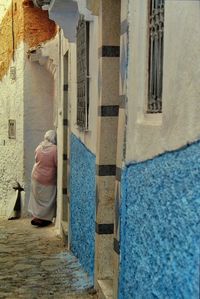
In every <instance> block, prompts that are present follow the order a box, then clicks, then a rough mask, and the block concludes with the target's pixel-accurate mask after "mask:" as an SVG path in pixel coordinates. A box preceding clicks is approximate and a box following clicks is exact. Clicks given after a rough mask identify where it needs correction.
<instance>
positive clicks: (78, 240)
mask: <svg viewBox="0 0 200 299" xmlns="http://www.w3.org/2000/svg"><path fill="white" fill-rule="evenodd" d="M95 161H96V159H95V156H94V155H93V154H92V153H91V152H90V151H89V150H88V149H87V148H86V147H85V146H84V145H83V144H82V143H81V141H80V140H79V139H78V138H77V137H76V136H75V135H73V134H72V135H71V148H70V217H71V226H70V231H71V250H72V252H73V253H74V255H75V256H76V257H78V259H79V261H80V263H81V265H82V266H83V268H84V270H85V271H86V272H87V273H88V274H89V277H90V280H91V284H93V276H94V241H95V206H96V205H95V169H96V165H95Z"/></svg>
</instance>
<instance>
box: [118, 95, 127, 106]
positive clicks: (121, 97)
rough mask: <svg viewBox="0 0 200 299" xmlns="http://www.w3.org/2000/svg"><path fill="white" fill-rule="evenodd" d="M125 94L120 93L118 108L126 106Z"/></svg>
mask: <svg viewBox="0 0 200 299" xmlns="http://www.w3.org/2000/svg"><path fill="white" fill-rule="evenodd" d="M126 102H127V96H126V95H121V96H119V108H121V109H124V108H125V107H126Z"/></svg>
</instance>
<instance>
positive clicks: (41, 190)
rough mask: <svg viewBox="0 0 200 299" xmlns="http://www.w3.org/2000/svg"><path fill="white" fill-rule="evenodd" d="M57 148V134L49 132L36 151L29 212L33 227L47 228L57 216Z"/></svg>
mask: <svg viewBox="0 0 200 299" xmlns="http://www.w3.org/2000/svg"><path fill="white" fill-rule="evenodd" d="M56 178H57V146H56V132H55V131H53V130H49V131H47V132H46V133H45V135H44V141H43V142H41V143H40V144H39V146H38V147H37V148H36V150H35V164H34V166H33V170H32V175H31V194H30V202H29V207H28V210H29V212H30V213H31V214H32V215H33V217H34V218H33V219H32V221H31V224H32V225H36V226H40V227H42V226H47V225H49V224H51V223H52V220H53V218H54V217H55V215H56Z"/></svg>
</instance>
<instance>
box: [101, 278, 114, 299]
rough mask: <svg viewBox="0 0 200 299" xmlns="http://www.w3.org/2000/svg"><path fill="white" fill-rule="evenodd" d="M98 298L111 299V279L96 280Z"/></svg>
mask: <svg viewBox="0 0 200 299" xmlns="http://www.w3.org/2000/svg"><path fill="white" fill-rule="evenodd" d="M97 282H98V290H99V296H98V298H99V299H113V280H112V279H105V280H98V281H97Z"/></svg>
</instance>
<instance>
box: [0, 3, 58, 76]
mask: <svg viewBox="0 0 200 299" xmlns="http://www.w3.org/2000/svg"><path fill="white" fill-rule="evenodd" d="M0 28H1V29H0V45H1V46H0V80H2V78H3V77H4V76H5V75H6V74H7V72H8V69H9V66H10V64H11V61H12V60H14V54H15V50H16V49H17V48H18V46H19V44H20V42H21V41H24V42H25V43H26V44H27V45H28V47H37V46H38V45H39V44H41V43H43V42H46V41H48V40H50V39H52V38H54V37H55V35H56V33H57V26H56V24H55V23H54V22H53V21H51V20H49V18H48V13H47V11H42V10H41V9H39V8H36V7H34V6H33V4H32V2H31V1H30V0H15V1H13V4H12V5H11V6H10V7H9V8H8V10H7V11H6V13H5V15H4V17H3V18H2V21H1V24H0Z"/></svg>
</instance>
